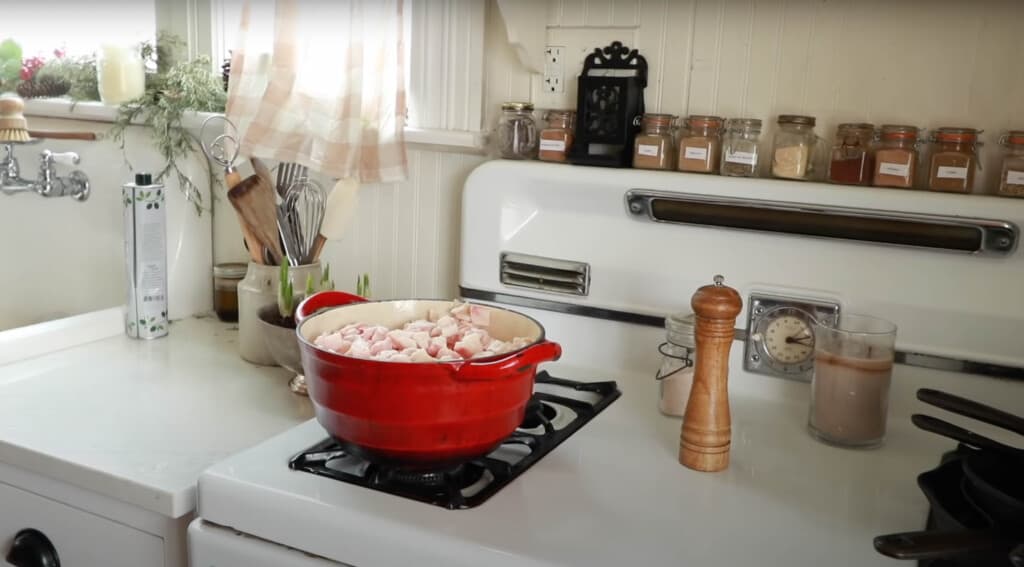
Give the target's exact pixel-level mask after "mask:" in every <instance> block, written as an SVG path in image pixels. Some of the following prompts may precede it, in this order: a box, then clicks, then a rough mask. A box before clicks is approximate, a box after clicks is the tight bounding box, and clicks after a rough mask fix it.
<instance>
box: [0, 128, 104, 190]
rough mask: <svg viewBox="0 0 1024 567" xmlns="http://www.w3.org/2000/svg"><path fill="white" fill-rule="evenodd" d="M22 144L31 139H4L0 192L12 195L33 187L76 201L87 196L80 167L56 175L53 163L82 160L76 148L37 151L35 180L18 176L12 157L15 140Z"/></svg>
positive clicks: (18, 168) (85, 183) (86, 187)
mask: <svg viewBox="0 0 1024 567" xmlns="http://www.w3.org/2000/svg"><path fill="white" fill-rule="evenodd" d="M15 143H17V144H19V145H25V144H26V143H27V144H32V143H36V142H35V141H32V142H3V143H2V145H3V148H4V151H5V155H4V158H3V160H2V161H0V193H4V194H5V195H13V194H15V193H22V192H25V191H32V192H34V193H37V194H39V195H42V196H43V197H66V196H70V197H71V198H72V199H75V200H76V201H84V200H86V199H88V198H89V178H88V177H86V175H85V173H84V172H82V171H79V170H77V169H76V170H75V171H72V172H71V174H70V175H68V176H67V177H61V176H59V175H57V167H56V164H58V163H60V164H65V165H78V162H79V161H81V160H80V159H79V157H78V154H77V153H75V152H62V153H55V152H51V151H50V150H43V151H42V152H41V153H40V155H39V176H38V179H36V180H30V179H24V178H22V177H21V168H20V167H19V165H18V159H17V158H16V157H14V144H15Z"/></svg>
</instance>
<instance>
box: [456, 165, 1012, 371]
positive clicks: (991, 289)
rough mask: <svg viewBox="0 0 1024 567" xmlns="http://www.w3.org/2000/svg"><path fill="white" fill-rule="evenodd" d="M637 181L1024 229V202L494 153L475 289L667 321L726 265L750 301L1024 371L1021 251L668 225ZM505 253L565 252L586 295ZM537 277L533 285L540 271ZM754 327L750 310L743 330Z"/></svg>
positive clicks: (467, 276)
mask: <svg viewBox="0 0 1024 567" xmlns="http://www.w3.org/2000/svg"><path fill="white" fill-rule="evenodd" d="M630 190H652V191H665V192H673V193H685V194H690V195H697V196H710V197H729V198H739V199H743V200H745V201H748V202H752V201H774V202H784V203H793V204H800V205H804V206H807V205H811V206H834V207H849V208H858V209H871V210H878V211H894V212H904V213H925V214H931V215H944V216H961V217H973V218H982V219H991V220H998V221H1006V222H1008V223H1011V224H1013V225H1016V226H1017V227H1022V226H1024V200H1012V199H1000V198H995V197H982V196H961V195H946V194H937V193H931V192H926V191H900V190H889V189H878V188H863V187H847V186H834V185H824V184H819V183H801V182H792V181H781V180H772V179H739V178H728V177H720V176H711V175H698V174H682V173H674V172H649V171H638V170H630V169H604V168H587V167H578V166H567V165H558V164H544V163H539V162H511V161H492V162H488V163H486V164H484V165H482V166H480V167H479V168H477V169H476V170H475V171H474V172H473V173H472V174H471V175H470V177H469V179H468V180H467V182H466V187H465V193H464V195H463V211H462V212H463V218H464V222H463V233H462V249H461V254H462V258H461V266H462V274H461V282H460V283H461V286H462V287H463V288H464V289H469V290H478V291H484V292H492V293H501V294H509V295H516V296H520V297H526V298H534V299H538V300H543V301H556V302H559V303H564V304H572V305H581V306H591V307H598V308H604V309H612V310H617V311H623V312H630V313H637V314H642V315H643V314H646V315H654V316H664V315H665V314H668V313H670V312H675V311H680V310H689V301H690V296H691V295H692V294H693V291H694V290H695V289H696V288H697V287H698V286H700V285H704V284H707V283H710V282H711V279H712V277H713V276H714V275H715V274H722V275H724V276H725V278H726V282H727V283H728V284H729V285H731V286H733V287H735V288H736V289H738V290H739V291H740V292H741V294H742V295H743V296H744V300H746V298H747V297H748V296H749V294H750V293H751V292H754V291H759V292H773V293H779V294H784V295H796V296H803V297H812V298H826V299H835V300H837V301H838V302H839V303H840V304H841V305H842V308H843V310H844V311H845V312H859V313H867V314H872V315H877V316H881V317H885V318H888V319H891V320H893V321H894V322H895V323H896V324H897V325H898V326H899V333H898V344H897V347H898V348H899V349H900V350H903V351H909V352H920V353H924V354H933V355H940V356H945V357H951V358H958V359H967V360H974V361H978V362H987V363H994V364H1003V365H1009V366H1017V367H1024V348H1021V344H1022V342H1021V338H1020V336H1021V335H1020V330H1021V329H1024V293H1022V292H1021V285H1022V283H1024V261H1022V255H1024V251H1022V250H1021V247H1019V246H1018V247H1017V248H1016V249H1015V250H1013V251H1012V252H1010V253H1008V254H1005V255H1002V256H982V255H971V254H966V253H962V252H946V251H935V250H926V249H917V248H908V247H898V246H892V245H887V244H871V243H862V242H850V241H844V240H835V239H828V238H818V237H809V236H796V235H788V234H774V233H763V232H750V231H741V230H735V229H727V228H708V227H698V226H693V225H680V224H668V223H658V222H653V221H651V220H649V219H647V218H646V217H644V216H638V215H633V214H630V213H629V212H628V211H627V205H626V194H627V192H628V191H630ZM503 253H513V254H518V255H532V256H537V257H541V258H551V259H556V260H560V261H562V262H558V263H555V264H554V265H553V266H551V268H553V269H556V270H567V273H568V272H572V271H574V270H575V271H579V270H580V269H581V267H580V266H581V265H586V267H587V269H588V274H587V275H588V276H589V286H588V287H587V289H586V295H585V296H583V295H579V294H578V293H571V292H570V291H572V290H569V289H553V290H552V289H549V290H531V289H528V288H524V287H521V286H516V285H507V284H505V283H502V281H501V277H500V273H499V270H500V259H501V256H502V254H503ZM513 258H515V257H514V256H513ZM520 259H521V257H520ZM540 267H541V268H545V266H540ZM557 273H561V272H557ZM506 276H508V274H506ZM515 277H517V276H516V275H515V274H513V279H514V278H515ZM525 278H526V280H525V282H526V283H527V284H528V283H529V278H530V274H528V273H527V274H525ZM506 281H507V282H509V283H516V282H514V281H509V280H508V278H506ZM520 283H523V282H520ZM745 324H746V323H745V314H744V315H741V317H740V319H739V320H738V321H737V326H739V327H744V326H745Z"/></svg>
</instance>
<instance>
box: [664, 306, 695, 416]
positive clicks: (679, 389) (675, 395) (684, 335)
mask: <svg viewBox="0 0 1024 567" xmlns="http://www.w3.org/2000/svg"><path fill="white" fill-rule="evenodd" d="M695 325H696V316H695V315H694V314H693V313H676V314H674V315H669V316H668V317H666V318H665V342H663V343H661V344H660V345H658V352H660V353H661V356H662V358H661V367H660V368H659V369H658V374H657V375H656V376H655V379H657V380H658V390H659V395H658V396H659V398H658V410H659V411H661V413H663V414H665V415H671V416H676V417H682V416H683V414H685V413H686V403H687V401H688V400H689V398H690V386H691V385H693V367H694V363H695V362H696V358H695V356H694V355H695V354H696V352H697V343H696V339H695V338H694V335H693V329H694V326H695Z"/></svg>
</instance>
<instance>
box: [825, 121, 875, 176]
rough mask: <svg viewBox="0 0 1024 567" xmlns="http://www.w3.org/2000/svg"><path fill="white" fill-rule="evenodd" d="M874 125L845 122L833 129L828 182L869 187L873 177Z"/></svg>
mask: <svg viewBox="0 0 1024 567" xmlns="http://www.w3.org/2000/svg"><path fill="white" fill-rule="evenodd" d="M874 139H875V126H874V124H867V123H846V124H840V125H839V126H838V127H837V128H836V140H835V144H833V146H832V158H831V160H829V166H828V180H829V181H831V182H832V183H842V184H844V185H869V184H870V183H871V178H872V176H873V174H874V165H875V163H874V161H875V160H874V152H873V148H872V147H871V146H872V144H873V143H874Z"/></svg>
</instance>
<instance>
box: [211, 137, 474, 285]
mask: <svg viewBox="0 0 1024 567" xmlns="http://www.w3.org/2000/svg"><path fill="white" fill-rule="evenodd" d="M484 159H485V158H484V157H483V156H480V155H473V154H462V153H450V152H442V151H427V150H417V149H413V150H411V151H410V152H409V179H408V180H407V181H405V182H402V183H381V184H374V185H365V186H362V187H360V188H359V204H358V208H357V210H356V215H355V219H354V221H353V224H352V226H351V227H350V228H349V230H348V233H347V236H346V237H345V238H344V239H343V240H341V241H339V242H328V244H327V245H326V246H325V247H324V251H323V253H322V255H321V260H322V261H324V262H329V263H330V265H331V273H332V275H333V277H334V281H335V284H336V286H337V288H338V289H343V290H348V291H353V290H354V289H355V278H356V275H357V274H361V273H369V274H370V287H371V291H372V295H373V297H375V298H379V299H384V298H393V297H394V298H398V297H420V298H434V297H437V298H449V297H454V296H455V293H456V290H457V288H458V278H459V267H458V254H459V222H460V220H461V213H460V211H461V206H460V203H461V199H462V185H463V183H464V182H465V180H466V177H467V176H468V175H469V172H470V171H472V170H473V168H474V167H476V166H477V165H479V164H481V163H483V161H484ZM317 180H318V181H320V182H321V183H322V184H323V185H324V187H325V188H327V189H330V188H331V181H330V180H329V179H323V178H317ZM219 191H220V192H221V195H220V197H221V198H220V199H218V200H217V201H216V202H215V204H214V248H215V249H214V257H215V259H216V261H218V262H227V261H244V260H245V259H246V258H247V256H246V254H245V250H244V248H242V242H241V236H240V235H241V232H240V231H239V228H238V219H237V217H236V216H235V214H234V211H233V210H232V209H231V205H230V203H228V202H227V199H226V196H225V195H223V194H222V193H223V189H220V190H219Z"/></svg>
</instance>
